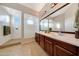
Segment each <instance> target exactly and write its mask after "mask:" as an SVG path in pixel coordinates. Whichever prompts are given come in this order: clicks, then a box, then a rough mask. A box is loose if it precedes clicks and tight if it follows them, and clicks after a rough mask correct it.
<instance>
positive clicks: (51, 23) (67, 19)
mask: <svg viewBox="0 0 79 59" xmlns="http://www.w3.org/2000/svg"><path fill="white" fill-rule="evenodd" d="M77 9H78V4H77V3H72V4H69V5H67V6H65V7H63V8H62V9H61V10H58V11H57V12H55V13H53V14H51V15H50V16H48V17H47V20H45V19H44V20H42V21H41V22H40V23H42V24H43V25H44V26H40V27H41V30H45V29H47V28H51V29H52V31H63V32H75V25H74V24H75V16H76V12H77ZM45 21H47V22H48V23H45V24H44V22H45ZM46 24H47V25H46ZM45 25H46V26H48V27H46V28H45Z"/></svg>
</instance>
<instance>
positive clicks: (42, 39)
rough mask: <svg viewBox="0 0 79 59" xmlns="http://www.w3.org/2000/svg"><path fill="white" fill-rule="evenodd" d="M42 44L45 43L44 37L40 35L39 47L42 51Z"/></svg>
mask: <svg viewBox="0 0 79 59" xmlns="http://www.w3.org/2000/svg"><path fill="white" fill-rule="evenodd" d="M44 42H45V39H44V36H43V35H40V46H41V47H42V48H43V49H44Z"/></svg>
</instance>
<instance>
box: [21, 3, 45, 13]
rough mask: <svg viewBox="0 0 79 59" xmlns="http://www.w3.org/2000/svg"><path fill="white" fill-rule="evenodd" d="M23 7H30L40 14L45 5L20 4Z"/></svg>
mask: <svg viewBox="0 0 79 59" xmlns="http://www.w3.org/2000/svg"><path fill="white" fill-rule="evenodd" d="M20 4H21V5H23V6H26V7H29V8H31V9H33V10H35V11H37V12H40V11H41V9H42V8H43V7H44V5H45V3H20Z"/></svg>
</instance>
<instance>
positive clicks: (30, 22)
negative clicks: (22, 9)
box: [26, 19, 34, 25]
mask: <svg viewBox="0 0 79 59" xmlns="http://www.w3.org/2000/svg"><path fill="white" fill-rule="evenodd" d="M26 22H27V24H29V25H33V24H34V22H33V20H31V19H28V20H27V21H26Z"/></svg>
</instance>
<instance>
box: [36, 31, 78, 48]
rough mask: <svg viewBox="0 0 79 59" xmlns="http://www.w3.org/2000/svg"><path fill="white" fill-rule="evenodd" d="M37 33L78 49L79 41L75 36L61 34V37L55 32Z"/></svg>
mask: <svg viewBox="0 0 79 59" xmlns="http://www.w3.org/2000/svg"><path fill="white" fill-rule="evenodd" d="M37 33H39V34H42V35H45V36H47V37H50V38H53V39H56V40H60V41H63V42H66V43H70V44H72V45H75V46H77V47H79V39H76V38H75V34H68V33H62V35H59V33H55V32H50V33H44V32H37Z"/></svg>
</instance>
